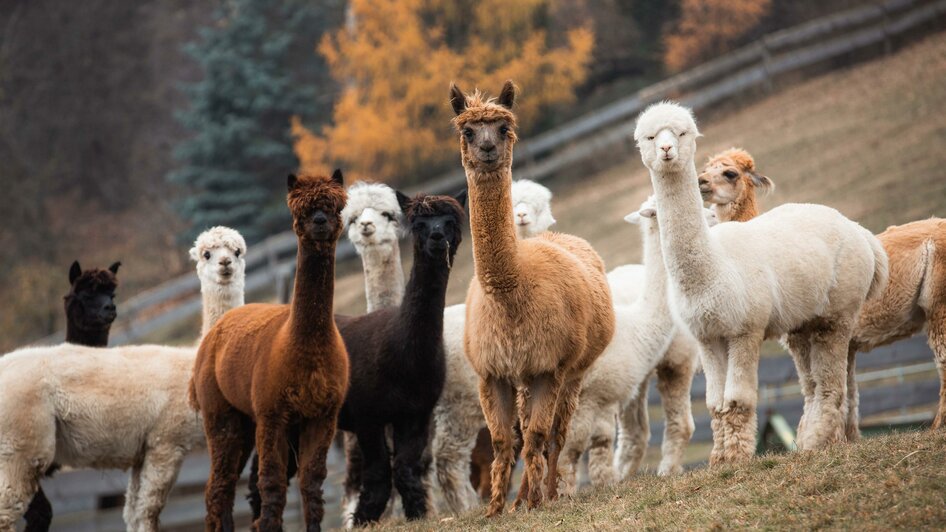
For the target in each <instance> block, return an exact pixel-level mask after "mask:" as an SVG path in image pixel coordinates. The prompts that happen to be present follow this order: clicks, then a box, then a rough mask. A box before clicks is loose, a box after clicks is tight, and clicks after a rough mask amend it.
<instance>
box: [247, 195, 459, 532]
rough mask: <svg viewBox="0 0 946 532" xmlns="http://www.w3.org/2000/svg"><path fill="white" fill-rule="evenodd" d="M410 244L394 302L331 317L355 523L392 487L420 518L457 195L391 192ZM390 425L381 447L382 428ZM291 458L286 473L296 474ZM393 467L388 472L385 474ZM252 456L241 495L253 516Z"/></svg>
mask: <svg viewBox="0 0 946 532" xmlns="http://www.w3.org/2000/svg"><path fill="white" fill-rule="evenodd" d="M398 200H399V202H400V203H401V209H402V211H403V212H404V213H405V215H406V218H407V223H408V226H409V228H410V231H411V234H412V237H413V241H414V264H413V267H412V269H411V275H410V279H409V280H408V282H407V286H406V287H405V291H404V300H403V302H402V303H401V305H400V306H399V307H393V308H387V309H382V310H378V311H375V312H372V313H370V314H366V315H364V316H359V317H350V316H336V317H335V321H336V323H337V324H338V329H339V331H340V332H341V334H342V338H343V339H344V340H345V347H346V348H347V350H348V356H349V360H350V364H349V368H350V384H349V389H348V396H347V397H346V398H345V404H344V405H343V406H342V411H341V414H340V415H339V418H338V427H339V428H340V429H342V430H346V431H350V432H353V433H354V434H355V435H356V436H357V437H358V444H359V447H360V450H361V453H360V454H361V459H362V472H361V492H360V495H359V501H358V508H357V509H356V510H355V524H356V525H363V524H366V523H370V522H373V521H377V520H378V519H379V518H380V517H381V514H382V513H383V512H384V508H385V506H386V505H387V502H388V499H389V498H390V496H391V486H392V477H393V484H394V487H396V488H397V490H398V493H400V495H401V500H402V502H403V505H404V514H405V515H406V516H407V518H408V519H418V518H421V517H424V516H425V515H426V514H427V493H426V491H425V489H424V486H423V482H422V480H423V478H422V477H423V473H424V470H425V469H426V468H425V465H424V458H423V455H424V450H425V449H426V447H427V442H428V437H429V432H430V422H431V416H432V414H433V410H434V405H435V404H436V403H437V400H438V399H439V398H440V393H441V391H442V390H443V384H444V379H445V372H446V368H445V361H444V348H443V309H444V302H445V298H446V292H447V281H448V280H449V276H450V268H451V266H452V265H453V259H454V256H455V255H456V251H457V248H458V247H459V245H460V241H461V238H462V225H463V220H464V219H465V217H466V215H465V213H464V211H463V205H464V204H465V203H466V192H461V193H460V195H459V196H457V198H456V199H454V198H450V197H448V196H426V195H418V196H417V197H415V198H414V199H409V198H408V197H407V196H404V195H403V194H401V193H398ZM388 425H390V426H391V427H392V429H393V436H394V449H393V461H392V452H391V450H389V449H388V445H387V441H386V438H385V427H386V426H388ZM292 462H294V460H292V459H290V464H289V465H290V467H289V469H288V472H289V474H290V476H291V475H292V474H293V473H294V471H295V464H294V463H292ZM392 470H393V471H392ZM255 479H256V458H255V457H254V463H253V470H252V472H251V475H250V495H249V497H248V499H249V501H250V504H251V506H253V512H254V514H255V513H256V512H258V505H259V502H258V501H259V495H258V492H257V489H256V483H255Z"/></svg>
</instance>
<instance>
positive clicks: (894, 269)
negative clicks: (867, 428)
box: [845, 218, 946, 440]
mask: <svg viewBox="0 0 946 532" xmlns="http://www.w3.org/2000/svg"><path fill="white" fill-rule="evenodd" d="M877 238H878V239H879V240H880V243H881V244H883V246H884V250H886V251H887V257H888V259H889V261H890V282H889V283H888V284H887V288H886V289H885V290H884V291H883V293H882V294H881V296H880V297H879V298H875V299H869V300H867V302H866V303H864V306H863V308H861V316H860V319H859V320H858V324H857V328H856V329H855V330H854V336H853V337H852V338H851V345H850V349H849V350H848V402H849V404H850V407H849V409H848V418H847V424H846V427H845V429H846V433H847V437H848V439H849V440H854V439H857V438H858V437H859V435H860V433H859V430H858V408H857V406H858V402H857V381H855V380H854V356H855V354H856V353H857V352H858V351H861V352H866V351H870V350H871V349H874V348H875V347H879V346H882V345H886V344H889V343H893V342H895V341H897V340H900V339H902V338H909V337H910V336H912V335H914V334H916V333H918V332H920V331H921V330H923V327H924V325H925V326H926V328H927V335H928V337H929V344H930V348H931V349H932V350H933V354H934V355H935V359H936V367H937V369H938V370H939V377H940V381H941V383H940V390H939V408H938V409H937V410H936V418H935V419H934V420H933V428H934V429H938V428H940V427H942V426H943V425H944V424H946V220H944V219H942V218H930V219H929V220H920V221H917V222H911V223H908V224H905V225H896V226H893V227H888V228H887V230H886V231H884V232H883V233H880V234H879V235H877Z"/></svg>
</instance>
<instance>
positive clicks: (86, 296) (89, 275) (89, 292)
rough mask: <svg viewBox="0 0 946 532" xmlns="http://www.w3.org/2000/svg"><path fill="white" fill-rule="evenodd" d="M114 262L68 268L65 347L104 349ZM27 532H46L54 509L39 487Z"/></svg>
mask: <svg viewBox="0 0 946 532" xmlns="http://www.w3.org/2000/svg"><path fill="white" fill-rule="evenodd" d="M121 265H122V263H121V262H115V263H113V264H112V265H111V266H109V267H108V269H106V270H100V269H98V268H93V269H91V270H85V271H82V266H80V265H79V261H74V262H73V263H72V266H71V267H70V268H69V285H70V288H69V293H68V294H66V297H65V298H63V299H64V307H65V310H66V343H69V344H76V345H85V346H89V347H107V346H108V333H109V331H110V330H111V328H112V322H114V321H115V317H116V316H117V315H118V313H117V312H116V310H115V289H116V288H118V279H117V278H116V275H117V274H118V267H119V266H121ZM58 469H59V464H56V463H53V464H51V465H50V466H49V469H47V470H46V473H45V476H47V477H50V476H52V475H53V473H55V472H56V471H57V470H58ZM23 517H24V518H25V519H26V528H25V530H26V531H27V532H39V531H46V530H49V525H50V524H51V523H52V520H53V508H52V505H51V504H50V503H49V499H48V498H46V494H45V493H44V492H43V487H42V486H39V488H38V489H37V491H36V494H35V495H33V499H32V500H31V501H30V505H29V508H27V509H26V514H24V516H23Z"/></svg>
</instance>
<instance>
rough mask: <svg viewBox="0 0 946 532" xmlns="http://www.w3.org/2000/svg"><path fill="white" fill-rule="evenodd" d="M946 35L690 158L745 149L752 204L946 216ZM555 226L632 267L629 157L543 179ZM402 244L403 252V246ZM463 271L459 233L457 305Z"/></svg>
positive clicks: (753, 119) (357, 285)
mask: <svg viewBox="0 0 946 532" xmlns="http://www.w3.org/2000/svg"><path fill="white" fill-rule="evenodd" d="M944 79H946V34H940V35H936V36H933V37H931V38H928V39H926V40H924V41H922V42H921V43H919V44H917V45H914V46H912V47H910V48H907V49H905V50H902V51H900V52H899V53H897V54H895V55H893V56H891V57H889V58H885V59H881V60H878V61H873V62H871V63H867V64H864V65H861V66H857V67H855V68H851V69H848V70H844V71H840V72H836V73H834V74H831V75H827V76H823V77H819V78H816V79H814V80H810V81H807V82H805V83H802V84H800V85H797V86H794V87H791V88H789V89H787V90H784V91H782V92H779V93H777V94H775V95H773V96H771V97H769V98H766V99H764V100H761V101H759V102H757V103H752V104H749V105H746V106H744V107H741V108H740V107H739V106H734V105H730V106H728V108H729V109H732V110H731V111H729V112H722V111H719V112H717V113H716V114H715V116H713V119H712V120H711V121H709V122H707V123H705V124H702V129H703V134H704V135H705V137H704V138H702V139H700V142H699V161H702V160H704V159H705V157H707V156H709V155H711V154H713V153H715V152H717V151H719V150H721V149H724V148H728V147H730V146H741V147H744V148H746V149H747V150H749V151H750V153H752V154H753V155H754V156H755V158H756V161H757V165H758V167H759V169H760V170H761V171H762V172H763V173H765V174H766V175H768V176H769V177H771V178H772V179H774V180H775V183H776V186H777V190H776V192H775V194H774V196H772V197H770V198H767V199H765V200H763V204H764V207H772V206H774V205H778V204H781V203H785V202H818V203H824V204H827V205H831V206H833V207H835V208H837V209H839V210H840V211H841V212H843V213H844V214H845V215H847V216H849V217H851V218H853V219H855V220H858V221H860V222H861V223H863V224H864V225H865V226H867V227H868V228H869V229H871V230H872V231H875V232H879V231H882V230H884V229H885V228H886V227H887V226H888V225H891V224H899V223H904V222H909V221H912V220H916V219H920V218H924V217H928V216H930V215H933V214H936V215H938V216H946V113H943V111H942V110H941V108H942V102H943V101H946V83H944V82H943V80H944ZM550 186H551V188H552V189H553V192H555V199H554V205H553V209H554V212H555V216H556V218H557V219H558V224H557V225H556V226H554V227H555V229H556V230H558V231H563V232H567V233H573V234H576V235H579V236H582V237H584V238H586V239H588V240H589V241H590V242H591V243H592V244H593V245H594V246H595V248H596V249H597V250H598V251H599V252H600V253H601V255H602V257H603V258H604V259H605V262H606V263H607V264H608V267H609V268H611V267H614V266H618V265H620V264H624V263H627V262H632V261H639V260H640V238H639V237H638V234H637V231H636V230H635V229H634V228H632V227H630V226H627V225H626V224H624V223H623V222H622V221H621V219H622V218H623V216H624V215H625V214H627V213H628V212H630V211H631V210H634V209H636V208H637V206H639V205H640V202H641V201H643V199H644V198H645V197H646V196H647V194H648V193H649V190H650V182H649V178H648V176H647V173H646V172H645V171H644V168H643V165H642V164H641V162H640V158H639V156H638V154H637V152H636V150H635V151H633V152H631V151H629V152H628V153H627V158H626V160H625V161H624V162H622V163H620V164H618V165H615V166H614V167H612V168H610V169H608V170H605V171H603V172H599V173H596V174H593V175H587V176H585V175H575V176H574V177H572V178H571V179H558V180H556V181H554V182H552V183H550ZM405 247H406V246H405ZM472 275H473V261H472V256H471V252H470V246H469V238H467V239H466V241H465V242H464V245H463V249H461V250H460V252H459V253H458V255H457V263H456V266H455V268H454V270H453V272H452V274H451V279H450V288H449V291H448V294H447V298H448V301H447V302H448V304H453V303H460V302H462V301H463V299H464V297H465V294H466V287H467V285H468V284H469V281H470V279H471V277H472ZM336 294H337V296H336V305H337V307H338V309H339V311H340V312H343V313H360V312H364V305H365V303H364V301H365V300H364V287H363V277H362V275H361V272H360V269H359V268H354V269H351V270H349V273H348V274H346V275H340V276H339V278H338V281H337V288H336Z"/></svg>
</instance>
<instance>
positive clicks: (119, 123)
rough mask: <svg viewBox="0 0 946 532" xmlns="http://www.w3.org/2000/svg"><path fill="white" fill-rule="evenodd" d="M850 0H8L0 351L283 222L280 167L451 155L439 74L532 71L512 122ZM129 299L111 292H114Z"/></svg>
mask: <svg viewBox="0 0 946 532" xmlns="http://www.w3.org/2000/svg"><path fill="white" fill-rule="evenodd" d="M861 3H864V2H856V1H854V0H817V1H816V0H799V1H790V0H731V1H724V0H669V1H663V0H521V1H516V2H508V1H501V0H476V1H473V0H457V1H449V0H350V1H347V2H346V1H343V0H323V1H319V2H313V1H302V0H283V1H265V0H216V1H205V2H190V1H184V0H160V1H158V0H126V1H122V2H109V1H104V0H85V1H82V2H71V1H66V2H64V1H61V0H58V1H57V0H0V191H2V193H0V298H2V300H3V301H4V303H5V304H4V306H3V310H2V311H0V349H3V350H4V351H5V350H8V349H10V348H12V347H15V346H17V345H22V344H24V343H26V342H28V341H31V340H35V339H36V338H38V337H41V336H43V335H45V334H48V333H50V332H52V331H54V330H56V329H57V328H59V327H61V326H62V323H63V321H64V319H63V316H62V314H63V312H62V303H61V301H62V296H63V295H64V294H65V292H66V291H67V288H68V283H67V271H68V266H69V264H70V263H71V262H72V261H73V260H74V259H79V260H80V261H81V262H82V264H83V266H85V267H91V266H102V265H105V264H109V263H111V262H112V261H115V260H121V261H122V262H123V263H124V266H123V268H122V270H121V273H120V275H119V277H120V279H121V281H122V286H121V287H120V291H119V305H120V304H121V303H120V302H121V299H122V298H123V297H128V296H129V295H132V294H134V293H136V292H138V291H140V290H142V289H144V288H147V287H150V286H154V285H156V284H157V283H159V282H161V281H163V280H166V279H168V278H170V277H172V276H174V275H177V274H180V273H183V272H186V271H189V270H190V267H191V266H190V265H189V264H188V261H187V258H186V253H185V250H186V247H187V243H188V241H189V240H190V239H192V238H193V236H194V235H195V234H196V233H198V232H199V231H201V230H203V229H204V228H206V227H208V226H210V225H215V224H226V225H231V226H233V227H236V228H237V229H239V230H240V231H242V232H243V234H244V235H245V236H246V237H247V240H248V241H249V242H250V245H251V246H252V244H253V243H254V242H258V241H259V240H260V239H262V238H264V237H265V236H267V235H269V234H272V233H274V232H278V231H280V230H285V229H286V228H287V227H288V225H287V220H288V213H287V212H286V210H285V207H284V183H285V179H284V178H285V174H286V173H287V171H292V170H295V169H297V168H301V169H302V170H305V171H321V170H324V169H328V168H331V167H335V166H339V167H342V168H344V169H345V170H346V173H347V175H348V176H349V178H357V179H371V180H377V181H385V182H388V183H391V184H395V185H406V184H411V183H418V182H421V181H424V180H426V179H429V178H431V177H434V176H436V175H438V174H440V173H442V172H443V171H445V170H447V169H452V168H454V167H456V166H457V165H456V163H457V152H456V150H455V149H454V142H455V141H454V138H453V136H452V135H451V133H450V129H449V128H450V125H449V118H450V112H449V106H448V104H447V100H446V96H445V95H446V88H447V86H448V83H449V82H450V81H452V80H455V81H457V82H458V83H460V84H461V86H464V87H468V88H471V87H473V86H477V85H478V86H480V87H483V88H492V89H495V87H498V86H499V84H500V83H501V81H502V80H504V79H506V78H513V79H515V80H516V82H517V83H518V84H519V86H520V88H521V89H522V98H521V100H520V102H521V107H519V109H518V110H517V112H518V113H519V117H520V124H521V126H522V132H521V135H520V136H522V137H527V136H529V135H533V134H535V133H537V132H540V131H543V130H546V129H548V128H550V127H552V126H555V125H556V124H560V123H562V122H564V121H566V120H569V119H571V118H574V117H576V116H579V115H581V114H582V113H585V112H587V111H589V110H591V109H594V108H596V107H598V106H601V105H602V104H604V103H608V102H610V101H613V100H614V99H616V98H617V97H619V96H622V95H625V94H628V93H630V92H632V91H633V90H636V89H638V88H640V87H642V86H645V85H647V84H648V83H652V82H654V81H656V80H659V79H662V78H664V77H666V76H667V75H668V74H670V73H673V72H676V71H679V70H681V69H684V68H687V67H690V66H692V65H694V64H698V63H700V62H702V61H704V60H706V59H708V58H712V57H715V56H717V55H719V54H721V53H724V52H726V51H728V50H731V49H733V48H735V47H738V46H740V45H742V44H744V43H747V42H750V41H752V40H754V39H757V38H758V37H759V36H761V35H763V34H765V33H767V32H771V31H773V30H776V29H779V28H783V27H788V26H792V25H795V24H798V23H801V22H804V21H806V20H810V19H813V18H816V17H819V16H823V15H825V14H827V13H832V12H835V11H838V10H841V9H844V8H848V7H851V6H853V5H857V4H861ZM119 312H121V307H120V306H119Z"/></svg>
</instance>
